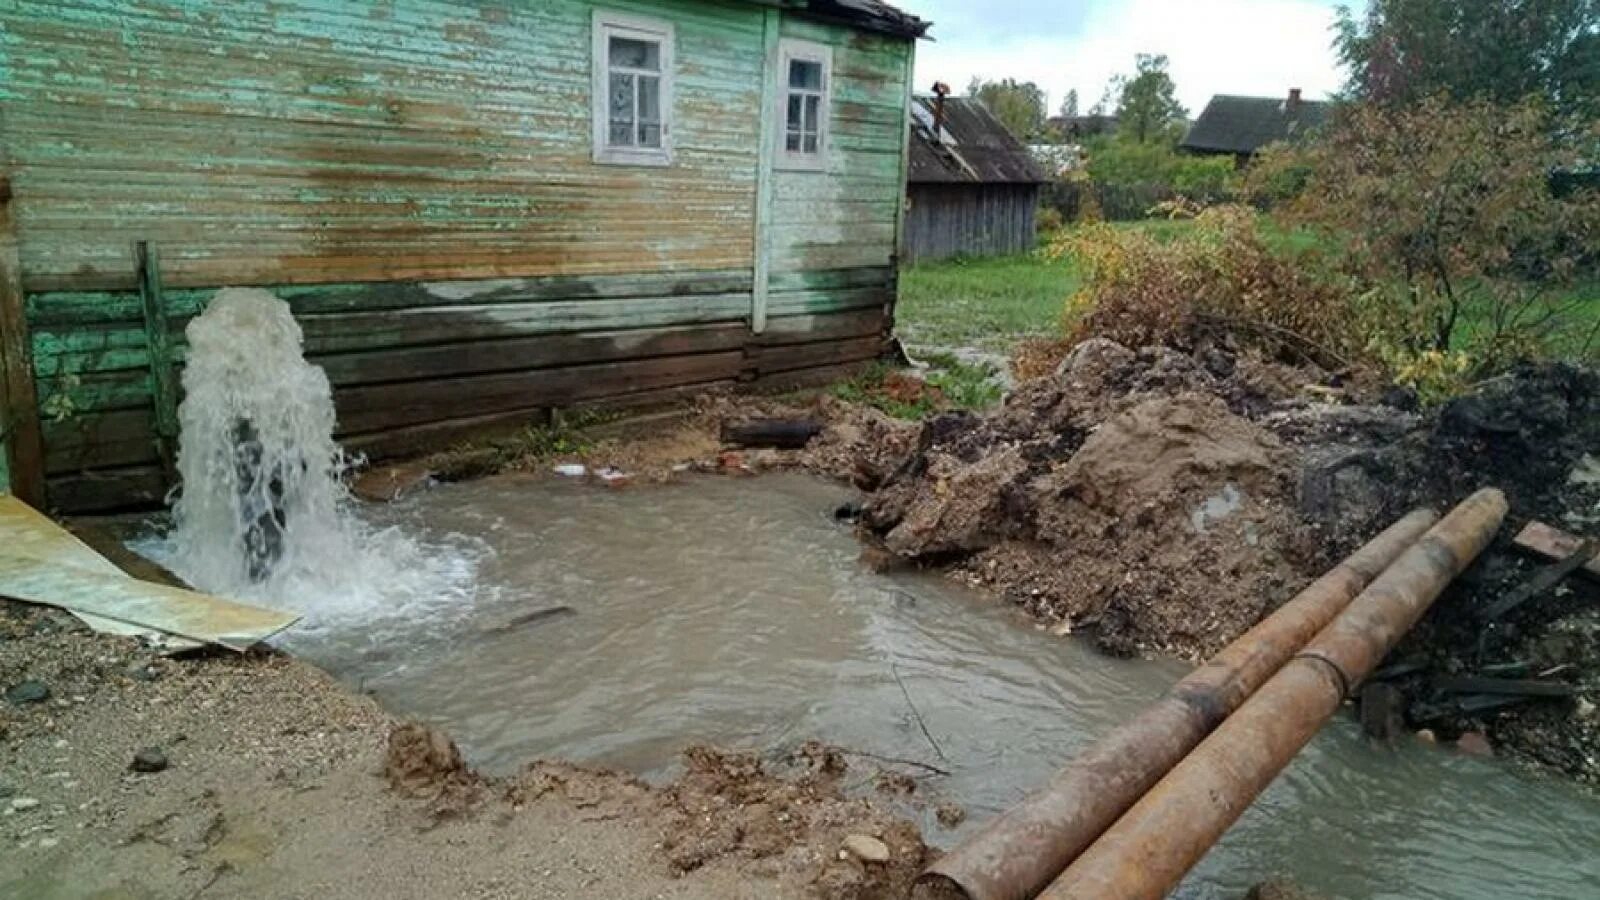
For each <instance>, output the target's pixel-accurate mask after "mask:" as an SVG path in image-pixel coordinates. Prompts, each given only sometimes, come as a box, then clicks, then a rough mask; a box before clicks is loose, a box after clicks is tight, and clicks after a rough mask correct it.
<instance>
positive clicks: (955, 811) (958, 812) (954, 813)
mask: <svg viewBox="0 0 1600 900" xmlns="http://www.w3.org/2000/svg"><path fill="white" fill-rule="evenodd" d="M933 815H934V817H935V818H937V819H938V820H939V824H940V825H943V826H944V827H946V828H954V827H956V826H957V825H960V824H961V823H962V822H965V821H966V820H967V811H966V809H965V808H963V807H961V806H958V805H956V804H954V803H941V804H939V806H938V808H937V809H935V810H934V811H933Z"/></svg>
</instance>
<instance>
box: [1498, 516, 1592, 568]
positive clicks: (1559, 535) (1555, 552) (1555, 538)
mask: <svg viewBox="0 0 1600 900" xmlns="http://www.w3.org/2000/svg"><path fill="white" fill-rule="evenodd" d="M1512 543H1514V544H1515V545H1516V546H1518V547H1519V548H1521V549H1523V550H1525V551H1527V552H1529V553H1532V554H1534V555H1536V556H1542V557H1544V558H1546V559H1554V560H1560V559H1566V558H1567V557H1569V556H1571V555H1572V554H1573V553H1575V552H1577V550H1578V548H1579V547H1581V546H1583V538H1581V537H1578V536H1577V535H1572V534H1568V533H1566V532H1565V531H1562V530H1561V529H1559V528H1555V527H1553V526H1550V525H1546V524H1545V523H1543V522H1538V521H1533V522H1529V523H1528V524H1527V525H1524V526H1523V528H1522V530H1521V531H1519V532H1517V536H1516V537H1515V538H1513V539H1512ZM1578 571H1580V572H1583V573H1584V574H1586V575H1588V576H1590V577H1591V578H1600V556H1596V557H1594V558H1593V559H1590V560H1589V561H1588V562H1586V563H1584V564H1583V567H1582V568H1581V569H1579V570H1578Z"/></svg>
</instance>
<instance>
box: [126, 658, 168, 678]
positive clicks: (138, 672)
mask: <svg viewBox="0 0 1600 900" xmlns="http://www.w3.org/2000/svg"><path fill="white" fill-rule="evenodd" d="M127 676H128V677H129V678H132V679H133V680H134V681H155V680H156V679H157V678H160V677H161V672H160V671H159V670H158V669H156V667H155V666H153V665H151V664H150V663H147V662H136V663H134V664H133V665H131V666H129V667H128V670H127Z"/></svg>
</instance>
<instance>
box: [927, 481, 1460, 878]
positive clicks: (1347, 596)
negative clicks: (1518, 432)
mask: <svg viewBox="0 0 1600 900" xmlns="http://www.w3.org/2000/svg"><path fill="white" fill-rule="evenodd" d="M1437 519H1438V514H1437V513H1435V512H1434V511H1432V510H1428V509H1419V510H1416V511H1415V512H1413V513H1411V514H1410V515H1407V516H1405V517H1404V518H1402V519H1400V520H1399V521H1398V522H1396V523H1394V524H1393V525H1391V526H1389V527H1388V528H1387V529H1385V530H1384V531H1383V532H1382V533H1381V534H1379V535H1378V536H1377V537H1375V538H1373V539H1372V540H1371V541H1369V542H1368V543H1367V544H1366V545H1365V546H1363V547H1362V548H1361V549H1359V550H1357V551H1356V552H1355V553H1353V554H1351V555H1350V557H1349V558H1348V559H1346V560H1345V561H1344V562H1342V563H1340V564H1339V565H1337V566H1335V567H1334V568H1333V569H1331V570H1329V572H1328V573H1327V574H1326V575H1323V576H1322V577H1321V578H1318V579H1317V580H1316V581H1314V582H1312V583H1311V584H1310V585H1309V586H1307V587H1306V589H1305V590H1303V591H1301V592H1300V593H1299V594H1297V595H1296V596H1295V597H1294V599H1292V600H1290V601H1289V602H1288V603H1285V604H1284V605H1283V606H1281V607H1279V608H1278V610H1277V611H1276V612H1274V613H1273V614H1272V615H1270V616H1268V617H1267V618H1265V619H1263V620H1262V621H1261V622H1260V623H1258V624H1257V625H1256V626H1255V627H1254V628H1252V629H1250V630H1249V631H1247V632H1245V633H1244V634H1243V635H1241V636H1240V637H1239V639H1238V640H1236V641H1234V642H1233V643H1231V644H1229V645H1228V646H1227V647H1226V648H1224V649H1223V650H1222V651H1221V652H1220V653H1218V654H1217V655H1216V656H1214V657H1212V658H1211V660H1210V661H1209V662H1207V663H1206V664H1205V665H1203V666H1201V667H1200V668H1198V669H1195V670H1194V671H1193V672H1192V673H1190V674H1189V675H1188V676H1187V677H1185V678H1184V679H1183V680H1182V681H1179V682H1178V683H1177V684H1176V685H1174V686H1173V687H1172V689H1171V690H1170V691H1168V692H1167V694H1166V695H1165V696H1164V697H1162V698H1161V699H1160V700H1158V701H1156V702H1155V703H1154V704H1152V705H1151V706H1150V707H1149V708H1147V709H1145V710H1144V711H1143V712H1142V713H1140V714H1139V715H1138V716H1137V717H1135V718H1133V719H1132V720H1130V721H1128V722H1127V723H1125V724H1123V725H1121V726H1120V727H1118V728H1117V729H1116V730H1115V731H1112V732H1111V733H1110V734H1108V735H1106V736H1105V737H1104V738H1101V739H1100V740H1099V741H1098V742H1097V743H1095V744H1094V746H1092V747H1090V748H1089V749H1088V750H1087V751H1085V752H1084V753H1083V754H1082V755H1080V756H1078V757H1077V758H1076V759H1074V760H1073V761H1072V763H1071V764H1069V765H1068V766H1067V767H1066V768H1065V769H1063V770H1061V772H1060V773H1059V774H1057V775H1056V776H1055V778H1053V779H1052V780H1051V781H1050V783H1049V784H1048V785H1047V786H1046V787H1044V788H1043V789H1042V790H1040V791H1038V792H1036V793H1034V794H1033V795H1032V796H1030V797H1029V798H1027V799H1026V800H1024V801H1022V802H1021V803H1020V804H1018V805H1017V806H1014V807H1012V808H1011V809H1010V810H1007V811H1006V812H1005V813H1003V814H1002V815H1000V816H998V817H997V818H995V819H994V820H993V821H991V822H989V823H988V824H987V825H986V826H984V828H983V830H981V831H979V832H978V833H977V834H974V835H973V836H972V837H970V838H968V839H967V840H965V841H963V842H962V843H961V844H959V845H957V846H956V848H955V849H953V850H951V851H950V853H948V854H946V855H945V856H944V857H942V858H941V859H940V860H939V861H938V862H936V863H934V864H933V865H932V866H930V867H929V868H928V870H927V871H926V872H924V873H923V875H922V878H921V881H922V882H923V884H924V885H925V886H926V888H927V890H928V892H930V893H935V894H936V893H939V892H941V891H942V892H943V893H945V894H946V895H949V896H956V897H966V898H970V900H1027V898H1030V897H1033V896H1035V895H1037V894H1038V893H1039V892H1040V891H1042V890H1044V888H1045V887H1046V886H1047V885H1048V884H1049V883H1050V881H1051V879H1053V878H1055V877H1056V876H1057V875H1059V874H1060V873H1061V870H1062V869H1065V868H1066V867H1067V864H1068V863H1070V862H1071V861H1072V860H1073V859H1074V858H1075V857H1076V856H1077V855H1078V854H1079V853H1081V852H1083V850H1084V848H1086V847H1088V846H1089V845H1090V844H1091V843H1092V842H1093V841H1094V839H1095V838H1097V837H1099V836H1100V833H1101V832H1103V831H1105V830H1106V828H1108V827H1110V825H1111V823H1113V822H1115V821H1116V820H1117V817H1118V816H1120V815H1122V814H1123V813H1124V812H1127V810H1128V807H1130V806H1132V805H1133V804H1134V801H1136V800H1138V799H1139V797H1140V796H1141V795H1143V794H1144V792H1145V791H1147V790H1149V789H1150V787H1151V786H1152V785H1154V784H1155V783H1156V782H1157V781H1159V780H1160V779H1161V776H1163V775H1165V774H1166V773H1167V772H1168V771H1170V770H1171V769H1172V767H1173V766H1175V765H1177V764H1178V761H1179V760H1181V759H1183V757H1184V755H1185V754H1187V753H1188V752H1189V751H1190V750H1193V749H1194V748H1195V746H1196V745H1197V744H1199V743H1200V741H1201V740H1202V739H1203V738H1204V737H1205V736H1206V735H1207V734H1209V733H1210V732H1211V730H1212V729H1214V728H1216V727H1217V725H1218V724H1220V723H1221V722H1222V720H1223V719H1225V718H1227V716H1228V714H1229V713H1231V712H1233V711H1234V710H1235V709H1238V708H1239V704H1241V703H1243V702H1244V701H1245V700H1246V699H1247V698H1248V697H1249V696H1250V695H1251V694H1252V693H1254V692H1255V690H1256V688H1258V687H1260V686H1261V684H1262V683H1263V682H1265V681H1266V680H1267V678H1269V677H1270V676H1271V675H1272V673H1274V672H1276V671H1277V670H1278V669H1279V668H1281V667H1282V666H1283V664H1284V663H1285V662H1288V660H1289V658H1290V657H1291V656H1293V655H1294V653H1295V651H1297V650H1299V649H1300V648H1301V647H1303V646H1305V644H1306V642H1307V641H1309V640H1311V638H1312V637H1314V636H1315V635H1316V634H1317V632H1319V631H1321V630H1322V629H1323V627H1324V626H1326V625H1327V624H1328V623H1329V622H1331V621H1333V618H1334V616H1336V615H1338V614H1339V612H1340V611H1341V610H1343V609H1344V608H1345V607H1346V606H1348V605H1349V603H1350V601H1351V599H1352V598H1354V597H1355V596H1356V594H1358V593H1360V592H1361V589H1362V588H1364V587H1366V586H1367V585H1368V584H1369V583H1370V582H1371V581H1372V580H1373V579H1374V578H1376V577H1378V573H1380V572H1382V571H1383V570H1384V569H1385V568H1387V567H1388V566H1389V564H1390V563H1392V562H1394V561H1395V560H1396V559H1398V558H1399V557H1400V554H1401V553H1404V552H1405V550H1406V548H1408V547H1410V546H1411V545H1412V544H1414V543H1415V542H1416V541H1417V539H1418V538H1419V537H1421V536H1422V533H1423V532H1425V531H1427V530H1428V527H1429V526H1430V525H1432V524H1433V523H1434V521H1435V520H1437Z"/></svg>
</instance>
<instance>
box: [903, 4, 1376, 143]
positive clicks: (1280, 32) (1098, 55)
mask: <svg viewBox="0 0 1600 900" xmlns="http://www.w3.org/2000/svg"><path fill="white" fill-rule="evenodd" d="M897 5H898V6H900V7H901V8H902V9H905V10H906V11H908V12H911V13H913V14H915V15H917V16H920V17H922V18H924V19H931V20H932V21H933V29H932V31H930V32H929V34H930V35H931V36H932V37H933V40H932V41H922V42H919V43H918V45H917V72H916V78H917V80H916V89H917V91H918V92H919V93H925V92H927V91H928V90H929V89H930V88H931V87H932V85H933V83H934V82H935V81H943V82H946V83H948V84H949V85H950V86H951V87H952V88H954V89H955V91H956V93H958V94H959V93H965V92H966V89H967V82H968V81H969V80H971V78H972V77H973V76H974V75H978V76H982V77H984V78H988V79H1000V78H1008V77H1009V78H1015V79H1017V80H1019V81H1033V82H1036V83H1037V84H1038V85H1039V86H1040V87H1042V88H1044V89H1045V90H1046V91H1047V92H1048V94H1049V99H1050V113H1051V115H1054V114H1055V113H1056V110H1057V108H1058V107H1059V106H1060V105H1061V99H1062V97H1064V96H1065V95H1066V92H1067V90H1068V89H1069V88H1077V89H1078V103H1079V108H1080V110H1082V111H1083V112H1088V110H1089V107H1090V106H1092V105H1094V102H1095V101H1096V100H1098V99H1099V98H1100V94H1101V93H1102V92H1103V91H1104V90H1105V86H1106V82H1107V80H1108V79H1110V78H1111V76H1113V75H1116V74H1118V73H1123V72H1131V71H1132V70H1133V58H1134V54H1136V53H1165V54H1166V55H1167V56H1168V57H1170V58H1171V60H1172V67H1171V71H1172V77H1173V80H1174V81H1175V82H1177V86H1178V100H1179V102H1181V103H1183V105H1184V106H1186V107H1188V109H1189V115H1190V117H1194V116H1197V115H1199V114H1200V110H1201V109H1202V108H1203V107H1204V106H1205V104H1206V101H1207V100H1209V99H1210V98H1211V95H1212V94H1250V95H1258V96H1277V95H1279V94H1286V93H1287V92H1288V89H1289V88H1290V87H1299V88H1302V89H1303V90H1304V91H1305V96H1306V98H1307V99H1315V98H1321V97H1322V96H1324V95H1326V94H1327V93H1328V92H1330V91H1333V90H1336V89H1337V88H1338V87H1339V84H1340V83H1341V81H1343V78H1342V75H1341V74H1340V71H1339V67H1338V64H1337V62H1336V61H1335V59H1334V55H1333V50H1332V49H1331V47H1330V42H1331V40H1332V32H1331V31H1330V30H1329V29H1330V27H1331V26H1332V24H1333V21H1334V10H1335V8H1336V7H1337V6H1338V5H1339V0H897ZM1350 5H1352V6H1361V5H1364V4H1362V3H1361V2H1360V0H1353V2H1351V4H1350Z"/></svg>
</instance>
